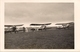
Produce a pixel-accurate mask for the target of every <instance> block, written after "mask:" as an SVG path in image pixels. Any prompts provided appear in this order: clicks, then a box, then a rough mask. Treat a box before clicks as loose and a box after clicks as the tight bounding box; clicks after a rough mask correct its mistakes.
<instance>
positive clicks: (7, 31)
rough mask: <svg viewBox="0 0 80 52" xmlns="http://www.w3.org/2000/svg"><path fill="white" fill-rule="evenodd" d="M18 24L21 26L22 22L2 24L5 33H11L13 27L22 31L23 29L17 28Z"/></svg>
mask: <svg viewBox="0 0 80 52" xmlns="http://www.w3.org/2000/svg"><path fill="white" fill-rule="evenodd" d="M18 26H23V24H20V25H4V27H5V33H11V32H12V31H13V29H12V28H13V27H16V31H17V32H18V31H22V30H23V29H21V28H18Z"/></svg>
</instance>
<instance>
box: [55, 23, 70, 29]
mask: <svg viewBox="0 0 80 52" xmlns="http://www.w3.org/2000/svg"><path fill="white" fill-rule="evenodd" d="M55 25H58V26H57V29H69V26H70V23H57V24H55Z"/></svg>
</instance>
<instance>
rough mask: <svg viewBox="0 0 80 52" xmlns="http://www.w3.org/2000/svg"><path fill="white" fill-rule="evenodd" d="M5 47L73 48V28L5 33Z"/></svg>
mask: <svg viewBox="0 0 80 52" xmlns="http://www.w3.org/2000/svg"><path fill="white" fill-rule="evenodd" d="M5 48H6V49H74V30H73V29H66V30H65V29H60V30H59V29H56V30H46V31H37V32H25V33H23V32H19V33H16V34H15V33H7V34H5Z"/></svg>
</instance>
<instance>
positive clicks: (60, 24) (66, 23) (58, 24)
mask: <svg viewBox="0 0 80 52" xmlns="http://www.w3.org/2000/svg"><path fill="white" fill-rule="evenodd" d="M65 24H68V23H57V24H55V25H65Z"/></svg>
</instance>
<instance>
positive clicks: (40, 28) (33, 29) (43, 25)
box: [30, 23, 51, 31]
mask: <svg viewBox="0 0 80 52" xmlns="http://www.w3.org/2000/svg"><path fill="white" fill-rule="evenodd" d="M47 25H51V23H45V24H30V26H40V27H39V28H31V30H32V31H35V30H37V31H39V30H46V29H50V27H47Z"/></svg>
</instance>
